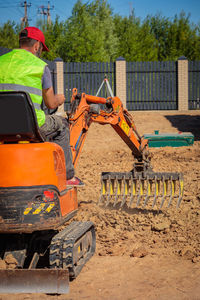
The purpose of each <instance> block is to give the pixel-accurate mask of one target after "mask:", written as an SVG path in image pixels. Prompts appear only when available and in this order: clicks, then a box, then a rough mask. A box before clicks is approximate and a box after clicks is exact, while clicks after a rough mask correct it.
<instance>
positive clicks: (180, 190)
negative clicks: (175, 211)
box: [176, 176, 183, 208]
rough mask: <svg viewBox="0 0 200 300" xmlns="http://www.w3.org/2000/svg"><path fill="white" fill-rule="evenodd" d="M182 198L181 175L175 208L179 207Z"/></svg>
mask: <svg viewBox="0 0 200 300" xmlns="http://www.w3.org/2000/svg"><path fill="white" fill-rule="evenodd" d="M182 198H183V178H182V176H181V178H179V197H178V201H177V205H176V208H179V206H180V204H181V200H182Z"/></svg>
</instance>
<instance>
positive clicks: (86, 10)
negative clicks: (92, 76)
mask: <svg viewBox="0 0 200 300" xmlns="http://www.w3.org/2000/svg"><path fill="white" fill-rule="evenodd" d="M36 26H37V27H39V28H40V29H41V30H42V31H43V32H44V34H45V39H46V45H47V47H48V48H49V49H50V52H48V53H47V52H43V54H42V57H43V58H46V59H48V60H54V59H55V58H57V57H61V58H62V59H63V60H64V61H74V62H89V61H96V62H102V61H108V62H109V61H114V60H116V59H117V58H118V57H119V56H123V57H124V58H125V59H126V60H127V61H154V60H158V61H163V60H177V59H178V58H179V57H180V56H183V55H184V56H185V57H187V58H188V59H189V60H200V23H199V24H198V25H195V24H192V23H191V22H190V15H186V14H185V13H184V12H182V13H181V14H180V15H179V16H177V15H176V16H174V18H173V19H172V20H170V19H169V18H166V17H164V16H162V15H160V14H157V15H155V16H147V17H146V19H145V20H144V21H143V22H142V21H141V20H140V19H139V18H137V17H136V16H135V15H134V11H133V12H132V14H131V15H130V16H129V17H122V16H120V15H113V12H112V9H111V7H110V5H109V4H108V2H107V0H93V1H88V2H85V1H84V2H82V0H78V1H77V2H76V3H75V5H74V7H73V10H72V14H71V16H70V17H69V18H68V19H66V20H65V21H63V22H60V21H59V18H58V17H56V19H55V21H54V22H52V24H51V25H46V24H44V20H42V19H40V20H38V21H37V24H36ZM19 31H20V26H19V25H16V24H15V23H14V22H11V21H8V22H7V23H5V24H4V25H3V26H0V45H1V47H5V48H11V49H12V48H17V47H18V34H19Z"/></svg>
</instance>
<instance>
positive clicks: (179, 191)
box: [68, 79, 183, 208]
mask: <svg viewBox="0 0 200 300" xmlns="http://www.w3.org/2000/svg"><path fill="white" fill-rule="evenodd" d="M105 81H106V84H107V85H108V86H109V83H108V81H107V79H105ZM68 116H69V122H70V131H71V140H70V143H71V147H72V154H73V162H74V165H76V164H77V161H78V157H79V155H80V153H81V149H82V147H83V144H84V141H85V138H86V135H87V131H88V129H89V127H90V125H91V123H93V122H95V123H99V124H101V125H105V124H110V125H111V126H112V128H113V129H114V130H115V131H116V132H117V134H118V135H119V136H120V137H121V138H122V140H123V141H124V142H125V143H126V145H127V146H128V147H129V148H130V149H131V151H132V154H133V169H132V170H131V171H130V172H103V173H102V175H101V196H100V199H99V203H100V204H105V205H106V206H108V205H110V203H113V205H114V206H116V207H117V206H118V207H122V206H123V205H124V204H125V203H126V205H127V206H129V207H131V206H132V204H133V203H134V202H135V205H136V207H139V206H140V205H142V207H145V206H146V205H148V203H149V200H150V199H152V200H153V202H152V208H154V207H155V205H157V206H159V208H162V207H163V205H164V203H165V202H167V207H169V206H170V205H171V203H172V200H173V198H177V207H179V205H180V202H181V199H182V196H183V176H182V174H180V173H158V172H153V170H152V167H151V163H150V154H149V150H148V141H147V140H146V139H144V138H143V137H141V136H140V135H139V133H138V132H137V129H136V126H135V124H134V120H133V118H132V116H131V114H130V113H129V112H128V111H127V110H126V109H124V108H123V104H122V102H121V100H120V99H119V98H118V97H114V96H113V95H112V96H111V97H108V98H103V97H99V96H93V95H87V94H85V93H82V94H78V92H77V89H76V88H75V89H73V92H72V98H71V111H70V112H69V113H68Z"/></svg>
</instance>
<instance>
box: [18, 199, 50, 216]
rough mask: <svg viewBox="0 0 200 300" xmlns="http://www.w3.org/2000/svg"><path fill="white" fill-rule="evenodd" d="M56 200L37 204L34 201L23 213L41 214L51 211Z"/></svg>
mask: <svg viewBox="0 0 200 300" xmlns="http://www.w3.org/2000/svg"><path fill="white" fill-rule="evenodd" d="M54 206H55V202H51V203H41V204H40V205H37V204H35V203H32V205H31V206H30V207H27V208H25V210H24V212H23V214H24V215H25V216H26V215H30V214H31V215H39V214H40V213H50V212H51V210H52V209H53V208H54Z"/></svg>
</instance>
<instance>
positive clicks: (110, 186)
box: [106, 175, 115, 206]
mask: <svg viewBox="0 0 200 300" xmlns="http://www.w3.org/2000/svg"><path fill="white" fill-rule="evenodd" d="M114 190H115V180H114V179H111V177H110V175H109V176H108V197H107V201H106V206H108V204H109V203H110V201H111V199H112V197H113V195H114Z"/></svg>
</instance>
